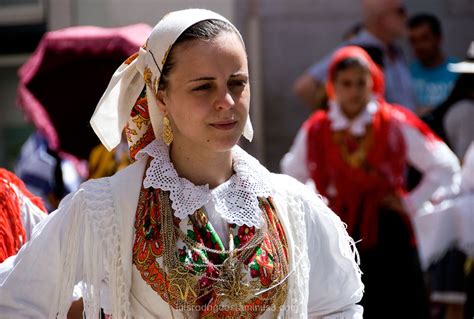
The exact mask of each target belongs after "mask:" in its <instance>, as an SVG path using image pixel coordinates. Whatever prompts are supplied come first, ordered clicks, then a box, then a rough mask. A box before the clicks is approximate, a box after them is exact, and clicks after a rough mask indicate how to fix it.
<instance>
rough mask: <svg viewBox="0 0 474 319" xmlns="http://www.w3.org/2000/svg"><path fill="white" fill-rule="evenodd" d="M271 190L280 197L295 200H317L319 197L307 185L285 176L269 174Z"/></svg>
mask: <svg viewBox="0 0 474 319" xmlns="http://www.w3.org/2000/svg"><path fill="white" fill-rule="evenodd" d="M270 179H271V184H272V186H273V190H274V192H275V193H277V194H278V195H280V196H285V197H289V198H290V197H291V198H292V199H295V200H304V201H308V200H310V201H311V200H318V199H319V196H318V195H317V194H316V193H315V191H314V189H311V188H310V187H308V186H307V185H305V184H303V183H301V182H300V181H298V180H297V179H295V178H294V177H292V176H289V175H286V174H278V173H270Z"/></svg>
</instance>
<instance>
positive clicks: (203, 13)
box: [90, 9, 253, 151]
mask: <svg viewBox="0 0 474 319" xmlns="http://www.w3.org/2000/svg"><path fill="white" fill-rule="evenodd" d="M210 19H216V20H221V21H224V22H227V23H229V24H230V25H231V26H233V25H232V23H230V22H229V21H228V20H227V19H226V18H224V17H223V16H221V15H219V14H217V13H215V12H213V11H210V10H205V9H187V10H180V11H174V12H171V13H168V14H167V15H165V16H164V17H163V19H161V20H160V22H158V24H157V25H156V26H155V27H154V28H153V30H152V32H151V34H150V36H149V38H148V40H147V42H146V47H142V48H140V50H139V52H138V57H137V58H136V59H135V60H133V61H132V62H131V63H130V64H125V63H123V64H122V65H121V66H120V67H119V68H118V69H117V71H115V73H114V75H113V76H112V79H111V80H110V83H109V85H108V87H107V89H106V91H105V93H104V94H103V96H102V98H101V99H100V101H99V103H98V105H97V107H96V109H95V111H94V114H93V115H92V118H91V121H90V123H91V126H92V128H93V129H94V132H95V133H96V134H97V136H98V137H99V139H100V141H101V142H102V144H103V145H104V146H105V147H106V148H107V150H109V151H111V150H112V149H113V148H114V147H116V146H117V145H118V144H119V143H120V139H121V137H122V130H123V129H124V128H125V124H126V123H127V120H128V119H129V117H130V112H131V110H132V108H133V105H134V103H135V101H136V99H137V98H138V96H139V94H140V93H141V91H142V90H143V87H144V86H145V79H144V77H145V73H146V70H150V71H151V77H150V83H151V85H152V87H150V85H149V84H150V83H148V84H147V90H146V95H147V100H148V110H149V112H150V120H151V123H152V127H153V131H154V133H155V136H156V137H160V136H161V132H162V120H163V114H162V113H161V112H160V111H159V109H158V105H157V103H156V99H155V94H156V93H157V92H156V90H157V89H158V83H159V81H160V76H161V70H162V69H163V65H164V64H165V62H166V57H167V55H168V53H169V50H171V47H172V46H173V44H174V42H175V41H176V40H177V39H178V37H179V36H180V35H181V33H183V32H184V31H185V30H186V29H187V28H189V27H190V26H192V25H194V24H196V23H198V22H200V21H204V20H210ZM234 29H235V31H236V33H237V34H238V35H239V36H240V33H239V32H238V30H237V29H236V28H235V27H234ZM240 37H241V36H240ZM241 39H242V37H241ZM242 42H243V41H242ZM243 135H244V137H245V138H247V139H248V140H249V141H251V140H252V137H253V129H252V126H251V122H250V118H249V117H248V119H247V122H246V124H245V128H244V133H243Z"/></svg>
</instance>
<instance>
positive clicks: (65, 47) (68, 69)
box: [17, 24, 151, 159]
mask: <svg viewBox="0 0 474 319" xmlns="http://www.w3.org/2000/svg"><path fill="white" fill-rule="evenodd" d="M150 32H151V28H150V26H148V25H146V24H136V25H131V26H125V27H120V28H100V27H94V26H80V27H71V28H66V29H62V30H58V31H51V32H48V33H46V34H45V35H44V37H43V38H42V40H41V41H40V43H39V45H38V47H37V48H36V50H35V52H34V53H33V54H32V56H31V57H30V59H29V60H28V61H27V62H26V63H25V64H24V65H23V66H22V67H21V68H20V70H19V71H18V76H19V86H18V92H17V93H18V95H17V104H18V106H19V107H20V108H22V109H23V111H24V112H25V114H26V116H27V118H28V119H29V120H30V121H32V122H33V124H34V125H35V127H36V129H37V130H38V131H39V132H40V133H41V134H42V135H44V136H45V137H46V140H47V141H48V145H49V147H50V148H51V149H53V150H55V151H57V152H59V153H61V154H64V153H66V154H71V155H73V156H74V157H76V158H78V159H87V158H88V156H89V153H90V151H91V149H92V148H93V147H94V146H96V145H97V144H99V143H100V142H99V140H98V138H97V137H96V136H95V134H94V132H93V131H92V128H91V127H90V125H89V119H90V117H91V116H92V113H93V112H94V109H95V107H96V105H97V103H98V101H99V100H100V97H101V96H102V94H103V92H104V91H105V89H106V88H107V84H108V82H109V80H110V78H111V77H112V75H113V73H114V72H115V70H116V69H117V68H118V67H119V66H120V64H121V63H122V62H123V61H124V60H125V59H126V58H127V57H129V56H130V55H132V54H133V53H135V52H137V51H138V48H139V47H140V46H141V45H143V44H144V43H145V41H146V38H147V37H148V35H149V33H150Z"/></svg>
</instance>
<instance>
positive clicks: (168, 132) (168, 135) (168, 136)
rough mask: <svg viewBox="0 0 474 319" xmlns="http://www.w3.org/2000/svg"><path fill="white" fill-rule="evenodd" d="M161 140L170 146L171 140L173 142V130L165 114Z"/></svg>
mask: <svg viewBox="0 0 474 319" xmlns="http://www.w3.org/2000/svg"><path fill="white" fill-rule="evenodd" d="M162 135H163V142H165V144H166V145H168V146H170V144H171V142H173V130H172V129H171V124H170V120H169V119H168V117H167V116H164V117H163V134H162Z"/></svg>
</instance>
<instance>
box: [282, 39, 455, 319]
mask: <svg viewBox="0 0 474 319" xmlns="http://www.w3.org/2000/svg"><path fill="white" fill-rule="evenodd" d="M327 93H328V96H329V110H328V111H316V112H315V113H314V114H313V115H312V116H311V117H310V118H309V119H308V120H307V121H306V122H305V123H304V124H303V126H302V128H301V129H300V132H299V133H298V135H297V137H296V140H295V143H294V145H293V146H292V148H291V150H290V152H289V153H288V154H286V155H285V157H284V158H283V160H282V163H281V166H282V171H283V172H284V173H287V174H289V175H292V176H294V177H296V178H297V179H299V180H300V181H302V182H306V183H308V181H309V182H310V183H314V186H315V187H316V189H317V191H318V192H319V193H320V194H321V195H323V196H324V197H326V198H327V199H328V201H329V205H330V207H331V208H332V209H333V210H334V211H335V212H336V213H337V214H338V215H339V216H340V217H341V219H342V220H343V221H344V222H345V223H346V224H347V229H348V231H349V234H350V235H351V236H353V238H354V239H360V240H361V242H360V244H359V251H360V257H361V270H362V271H363V274H364V276H363V282H364V284H365V295H364V298H363V305H364V309H365V311H364V318H427V317H428V316H429V314H428V308H427V298H426V294H425V289H424V283H423V278H422V272H421V269H420V266H419V262H418V256H417V251H416V245H415V240H414V235H413V231H412V228H411V221H410V218H409V214H415V213H416V211H417V210H418V209H419V208H420V207H421V206H422V205H423V204H424V203H425V202H426V201H428V200H430V198H431V197H432V195H433V194H435V196H439V195H440V194H441V193H442V192H451V191H454V189H455V188H456V187H457V186H458V185H457V183H456V182H455V181H456V175H457V174H458V173H459V163H458V161H457V160H456V157H455V156H454V154H453V153H452V152H451V151H450V150H449V148H448V147H447V146H446V145H445V144H444V143H443V142H442V141H441V140H440V139H439V138H438V137H436V136H435V135H434V134H433V133H432V132H431V131H430V130H429V128H428V127H427V126H426V125H424V124H423V123H422V122H421V121H420V120H419V119H418V118H417V117H416V116H415V115H414V114H412V113H411V112H410V111H408V110H407V109H406V108H404V107H403V106H399V105H391V104H388V103H387V102H386V101H385V100H384V99H383V93H384V78H383V74H382V71H381V70H380V69H379V68H378V66H377V65H376V64H375V63H374V62H373V61H372V59H371V58H370V57H369V56H368V54H367V53H366V52H365V51H364V50H363V49H361V48H359V47H355V46H348V47H344V48H342V49H340V50H338V51H336V52H335V54H334V55H333V57H332V62H331V65H330V68H329V74H328V82H327ZM408 163H410V164H411V165H413V166H414V167H415V168H417V169H418V170H419V171H421V172H422V173H423V180H422V181H421V183H420V184H419V185H418V186H417V187H416V188H415V189H414V190H413V191H412V192H410V193H407V191H406V189H405V184H406V183H405V172H406V166H407V164H408ZM395 305H403V307H400V306H395ZM407 309H410V310H409V311H408V310H407Z"/></svg>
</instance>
